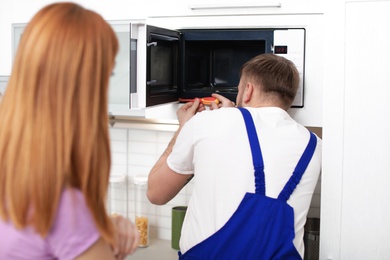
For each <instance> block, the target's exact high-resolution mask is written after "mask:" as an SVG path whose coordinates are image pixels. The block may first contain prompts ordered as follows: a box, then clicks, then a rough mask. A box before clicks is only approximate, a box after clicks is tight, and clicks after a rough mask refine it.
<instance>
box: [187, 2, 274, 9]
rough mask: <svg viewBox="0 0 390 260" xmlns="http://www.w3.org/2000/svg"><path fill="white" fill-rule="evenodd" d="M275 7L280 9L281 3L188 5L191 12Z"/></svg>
mask: <svg viewBox="0 0 390 260" xmlns="http://www.w3.org/2000/svg"><path fill="white" fill-rule="evenodd" d="M270 7H276V8H281V7H282V3H280V2H269V3H252V4H249V3H248V4H226V5H224V4H201V5H189V6H188V8H190V9H191V10H203V9H233V8H270Z"/></svg>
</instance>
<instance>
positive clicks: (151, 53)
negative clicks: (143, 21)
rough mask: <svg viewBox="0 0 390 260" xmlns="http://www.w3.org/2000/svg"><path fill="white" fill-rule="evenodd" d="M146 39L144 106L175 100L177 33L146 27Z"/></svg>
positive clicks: (177, 95)
mask: <svg viewBox="0 0 390 260" xmlns="http://www.w3.org/2000/svg"><path fill="white" fill-rule="evenodd" d="M146 39H147V42H146V60H147V66H146V106H147V107H148V106H153V105H157V104H163V103H168V102H173V101H177V100H178V98H179V85H180V70H181V67H182V66H181V65H180V32H179V31H175V30H169V29H165V28H160V27H155V26H150V25H147V28H146Z"/></svg>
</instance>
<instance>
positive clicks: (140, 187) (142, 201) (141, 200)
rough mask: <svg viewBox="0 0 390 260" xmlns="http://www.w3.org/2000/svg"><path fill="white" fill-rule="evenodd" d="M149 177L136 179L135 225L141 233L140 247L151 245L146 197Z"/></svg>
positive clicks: (141, 176) (140, 176)
mask: <svg viewBox="0 0 390 260" xmlns="http://www.w3.org/2000/svg"><path fill="white" fill-rule="evenodd" d="M147 187H148V176H147V175H137V176H135V177H134V191H135V194H134V199H135V208H134V209H135V225H136V226H137V229H138V231H139V233H140V239H139V243H138V247H147V246H148V245H149V200H148V198H147V196H146V191H147Z"/></svg>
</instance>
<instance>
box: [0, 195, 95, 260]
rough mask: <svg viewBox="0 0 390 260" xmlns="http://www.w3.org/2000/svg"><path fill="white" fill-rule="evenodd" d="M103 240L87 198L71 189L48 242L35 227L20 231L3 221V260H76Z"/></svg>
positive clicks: (0, 243)
mask: <svg viewBox="0 0 390 260" xmlns="http://www.w3.org/2000/svg"><path fill="white" fill-rule="evenodd" d="M99 237H100V233H99V231H98V230H97V228H96V226H95V223H94V221H93V218H92V215H91V213H90V211H89V209H88V207H87V204H86V201H85V199H84V196H83V194H82V193H81V192H80V191H79V190H74V189H73V190H72V189H67V190H65V191H64V192H63V193H62V195H61V199H60V204H59V207H58V211H57V216H56V218H55V221H54V225H53V226H52V228H51V230H50V232H49V234H48V236H47V237H46V238H45V239H43V238H42V237H41V236H40V235H39V234H37V233H35V232H34V230H33V228H31V227H27V228H25V229H23V230H18V229H15V227H14V226H13V224H12V223H11V222H4V221H2V220H1V219H0V259H15V260H16V259H26V260H27V259H29V260H35V259H64V260H65V259H75V258H76V257H77V256H79V255H80V254H81V253H83V252H84V251H86V250H87V249H88V248H89V247H90V246H92V245H93V244H94V243H95V242H96V241H97V240H98V239H99Z"/></svg>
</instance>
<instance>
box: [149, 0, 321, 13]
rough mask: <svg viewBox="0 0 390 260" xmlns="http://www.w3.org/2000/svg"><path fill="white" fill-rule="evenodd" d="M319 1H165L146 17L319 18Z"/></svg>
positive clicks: (152, 9) (152, 8)
mask: <svg viewBox="0 0 390 260" xmlns="http://www.w3.org/2000/svg"><path fill="white" fill-rule="evenodd" d="M320 13H323V1H322V0H311V1H310V0H293V1H292V0H263V1H255V0H243V1H236V0H184V1H183V0H168V1H160V2H155V1H153V6H152V7H151V8H150V10H148V11H147V16H148V17H161V16H172V17H174V16H208V15H248V14H320Z"/></svg>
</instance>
